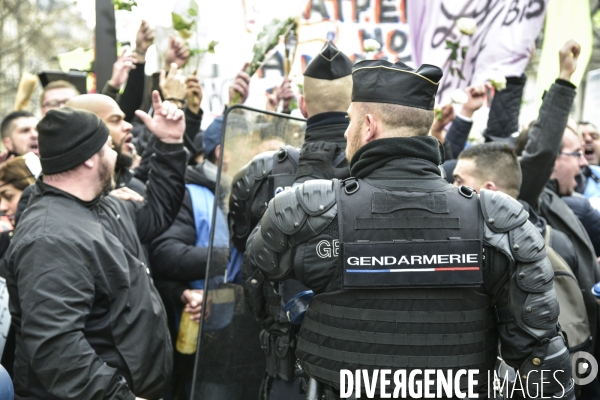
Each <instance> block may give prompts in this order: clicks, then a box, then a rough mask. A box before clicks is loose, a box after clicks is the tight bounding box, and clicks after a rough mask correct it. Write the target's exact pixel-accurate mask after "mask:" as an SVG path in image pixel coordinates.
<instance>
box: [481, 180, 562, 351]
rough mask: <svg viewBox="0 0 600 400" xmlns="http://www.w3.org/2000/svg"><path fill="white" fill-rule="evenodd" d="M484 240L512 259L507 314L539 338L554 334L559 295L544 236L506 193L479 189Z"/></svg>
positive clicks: (520, 206)
mask: <svg viewBox="0 0 600 400" xmlns="http://www.w3.org/2000/svg"><path fill="white" fill-rule="evenodd" d="M481 207H482V212H483V215H484V218H485V223H486V226H485V241H486V242H487V243H489V244H490V245H491V246H494V247H496V248H497V249H498V250H500V251H501V252H502V253H504V254H505V255H506V256H507V257H508V258H509V260H510V261H511V267H510V269H509V271H510V284H509V310H508V311H510V316H511V318H512V319H514V321H515V323H516V324H517V325H518V326H519V327H520V328H521V329H523V330H525V331H526V332H528V333H529V334H530V335H532V336H533V337H535V338H536V339H538V340H541V339H543V338H553V337H554V336H556V323H557V322H558V313H559V308H558V299H557V297H556V292H555V291H554V282H553V278H554V272H553V270H552V265H551V264H550V261H549V260H548V258H547V256H546V248H545V244H544V238H543V237H542V235H541V234H540V233H539V232H538V230H537V229H536V228H535V227H534V226H533V225H532V224H531V223H530V222H529V221H527V218H528V217H529V214H528V213H527V212H526V211H525V210H524V209H523V206H522V205H521V204H520V203H519V202H517V201H516V200H514V199H512V198H511V197H509V196H508V195H506V194H504V193H501V192H492V191H488V190H482V191H481Z"/></svg>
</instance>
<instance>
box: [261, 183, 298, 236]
mask: <svg viewBox="0 0 600 400" xmlns="http://www.w3.org/2000/svg"><path fill="white" fill-rule="evenodd" d="M268 213H269V218H271V219H272V220H273V222H274V223H275V225H276V226H277V228H279V229H280V230H281V231H282V232H283V233H285V234H286V235H293V234H295V233H296V232H298V231H299V230H300V228H302V225H304V222H306V218H308V215H307V214H306V212H305V211H304V210H303V209H302V206H301V205H300V203H299V202H298V199H297V198H296V190H295V189H288V190H285V191H283V192H281V193H279V194H278V195H277V196H275V197H274V198H273V200H271V202H270V203H269V209H268ZM265 215H266V214H265Z"/></svg>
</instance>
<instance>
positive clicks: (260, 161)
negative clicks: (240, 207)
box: [231, 151, 274, 201]
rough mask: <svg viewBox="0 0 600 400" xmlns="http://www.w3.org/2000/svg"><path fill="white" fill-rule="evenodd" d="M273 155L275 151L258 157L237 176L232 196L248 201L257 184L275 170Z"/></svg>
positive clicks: (234, 180)
mask: <svg viewBox="0 0 600 400" xmlns="http://www.w3.org/2000/svg"><path fill="white" fill-rule="evenodd" d="M273 154H274V152H273V151H267V152H264V153H261V154H259V155H257V156H256V157H254V158H253V159H252V161H250V162H249V163H248V164H247V165H246V166H245V167H244V168H242V169H241V170H240V171H239V172H238V173H237V174H236V175H235V177H234V178H233V183H232V185H231V186H232V187H231V195H232V196H234V198H235V199H236V200H238V201H245V200H248V199H249V198H250V194H251V193H252V188H253V187H254V185H255V184H256V182H257V181H260V180H262V179H264V178H265V177H267V175H268V174H269V173H270V172H271V170H272V169H273Z"/></svg>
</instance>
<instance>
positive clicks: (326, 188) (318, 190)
mask: <svg viewBox="0 0 600 400" xmlns="http://www.w3.org/2000/svg"><path fill="white" fill-rule="evenodd" d="M337 182H338V181H337V179H336V180H334V181H330V180H324V179H315V180H310V181H306V182H305V183H304V184H303V185H300V186H299V187H297V188H296V197H297V198H298V202H299V203H300V206H301V207H302V209H303V210H304V211H305V212H306V213H307V214H308V215H310V216H312V217H314V216H317V215H321V214H323V213H325V212H327V210H329V209H330V208H331V206H333V205H334V204H335V190H334V187H335V185H337V184H338V183H337Z"/></svg>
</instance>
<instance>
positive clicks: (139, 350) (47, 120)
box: [2, 92, 186, 400]
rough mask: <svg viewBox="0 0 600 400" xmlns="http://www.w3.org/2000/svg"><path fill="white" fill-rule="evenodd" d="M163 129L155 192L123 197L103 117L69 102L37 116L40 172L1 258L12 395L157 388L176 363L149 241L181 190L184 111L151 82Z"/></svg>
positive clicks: (154, 125)
mask: <svg viewBox="0 0 600 400" xmlns="http://www.w3.org/2000/svg"><path fill="white" fill-rule="evenodd" d="M153 106H154V110H155V111H154V116H153V117H150V116H148V115H147V114H146V113H144V112H141V111H136V113H137V115H138V117H140V118H141V119H142V120H143V121H144V123H145V124H146V125H147V126H148V128H149V129H150V130H151V131H152V132H153V133H154V134H155V135H156V136H157V138H158V139H159V140H158V141H157V146H156V149H157V151H156V154H155V156H154V157H153V158H152V161H151V163H152V170H153V173H152V174H151V176H150V180H149V185H148V190H147V192H146V201H145V202H144V203H141V202H132V201H122V200H119V199H117V198H116V197H113V196H107V195H106V194H107V192H108V191H109V190H110V189H111V188H112V186H113V177H112V176H113V174H112V172H113V169H114V166H115V161H116V158H117V154H116V152H115V151H114V150H113V149H112V142H111V140H112V139H111V137H110V135H109V129H108V128H107V126H106V124H105V123H104V122H103V121H102V120H101V119H100V118H98V116H96V115H95V114H93V113H91V112H88V111H83V110H75V109H72V108H69V107H65V108H62V109H56V110H50V111H48V113H47V114H46V116H45V117H44V118H43V119H42V120H41V121H40V123H39V124H38V131H39V145H40V161H41V165H42V171H43V177H41V178H40V179H39V180H38V181H37V183H36V187H35V189H34V191H33V194H32V196H31V199H30V203H29V205H28V208H27V209H26V210H25V212H24V213H23V216H22V218H21V221H20V223H19V229H18V231H16V233H15V235H14V238H13V241H12V244H11V246H10V247H9V249H8V250H7V254H6V256H5V258H4V260H3V265H2V268H3V269H4V274H3V275H5V276H6V277H7V285H8V290H9V294H10V312H11V315H12V323H13V325H14V327H15V330H16V348H17V351H16V361H15V381H14V383H15V395H16V396H15V398H17V399H24V398H36V399H56V398H61V399H92V398H98V399H100V398H102V399H109V398H110V399H128V400H133V399H135V398H136V396H139V397H140V398H149V399H154V398H160V397H161V396H162V395H163V393H164V391H165V388H166V385H167V383H168V380H169V375H170V373H171V368H172V347H171V342H170V338H169V333H168V329H167V324H166V316H165V311H164V308H163V305H162V303H161V301H160V298H159V296H158V293H157V291H156V289H155V288H154V285H153V284H152V279H151V278H150V271H149V269H148V267H147V261H146V256H145V254H144V251H143V243H148V242H149V241H151V240H152V239H153V238H154V237H156V236H157V235H159V234H160V233H161V232H163V231H164V230H165V229H167V228H168V227H169V225H170V224H171V222H172V221H173V219H174V217H175V215H176V214H177V212H178V210H179V205H180V204H181V200H182V197H183V191H184V181H183V176H184V171H185V165H186V155H185V152H184V150H183V145H182V142H183V139H182V136H183V132H184V129H185V122H184V118H183V113H182V112H181V111H180V110H178V109H177V107H175V106H174V105H172V104H170V103H169V102H166V101H165V102H162V103H161V101H160V97H159V94H158V92H154V93H153Z"/></svg>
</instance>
